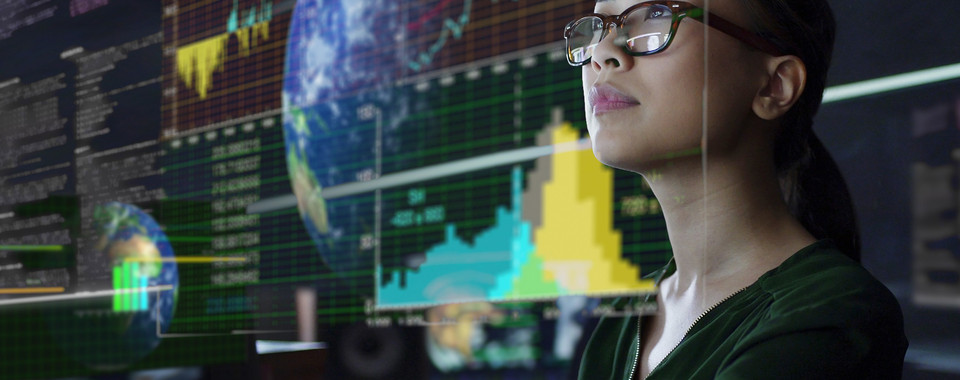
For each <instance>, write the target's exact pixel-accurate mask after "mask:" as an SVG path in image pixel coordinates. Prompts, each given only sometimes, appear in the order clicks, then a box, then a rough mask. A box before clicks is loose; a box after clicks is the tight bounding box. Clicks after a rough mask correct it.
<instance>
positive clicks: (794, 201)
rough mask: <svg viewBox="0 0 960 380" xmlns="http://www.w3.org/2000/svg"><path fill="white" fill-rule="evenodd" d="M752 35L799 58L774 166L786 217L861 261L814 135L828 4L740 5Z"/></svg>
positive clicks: (846, 203)
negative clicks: (796, 93) (800, 78)
mask: <svg viewBox="0 0 960 380" xmlns="http://www.w3.org/2000/svg"><path fill="white" fill-rule="evenodd" d="M742 3H743V4H744V5H745V6H746V8H747V9H749V10H750V12H751V13H752V14H753V20H754V30H755V31H757V32H758V33H759V34H760V35H763V36H765V37H766V38H768V39H770V40H771V41H773V42H774V44H776V45H777V47H779V48H780V50H781V51H784V52H786V54H790V55H796V56H797V57H800V59H801V60H802V61H803V63H804V65H805V66H806V68H807V85H806V88H805V90H804V92H803V94H802V95H801V96H800V99H798V101H797V103H796V104H794V105H793V107H792V108H791V109H790V110H789V111H788V112H787V113H786V114H785V115H784V116H783V117H782V118H781V119H780V131H779V133H778V135H777V137H776V141H775V142H774V152H775V153H774V161H775V165H776V168H777V173H778V174H779V177H780V187H781V191H782V193H783V197H784V200H785V201H786V203H787V205H788V206H789V207H790V213H791V214H793V216H794V217H795V218H797V220H799V221H800V223H801V224H802V225H803V226H804V227H805V228H806V229H807V231H809V232H810V233H811V234H812V235H813V236H814V237H816V238H818V239H830V240H833V242H834V243H836V244H837V246H838V248H839V249H840V250H841V251H843V252H844V253H845V254H847V256H849V257H850V258H852V259H854V260H856V261H857V262H859V261H860V230H859V227H858V225H857V217H856V212H855V210H854V208H853V200H852V198H851V197H850V191H849V190H848V189H847V184H846V181H844V180H843V176H842V175H841V174H840V169H839V168H838V167H837V163H836V162H835V161H834V160H833V158H832V157H831V156H830V153H829V152H827V149H826V148H825V147H824V146H823V143H821V142H820V139H819V138H817V136H816V135H815V134H814V133H813V116H814V115H816V113H817V110H818V109H819V108H820V103H821V101H822V99H823V90H824V88H825V87H826V81H827V69H828V68H829V67H830V59H831V56H832V54H833V42H834V35H835V33H836V21H835V20H834V17H833V11H832V10H831V9H830V4H828V3H827V0H742Z"/></svg>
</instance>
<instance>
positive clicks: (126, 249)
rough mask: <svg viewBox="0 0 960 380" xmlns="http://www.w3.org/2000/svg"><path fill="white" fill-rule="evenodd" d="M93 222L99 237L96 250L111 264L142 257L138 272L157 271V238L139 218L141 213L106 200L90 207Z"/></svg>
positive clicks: (160, 267) (158, 251) (155, 272)
mask: <svg viewBox="0 0 960 380" xmlns="http://www.w3.org/2000/svg"><path fill="white" fill-rule="evenodd" d="M93 218H94V225H95V228H96V229H97V234H98V235H99V238H98V239H97V244H96V250H97V251H98V252H105V253H107V254H108V255H109V256H110V259H111V262H112V263H113V264H114V265H118V264H120V263H122V262H123V261H124V260H125V259H128V258H137V259H141V260H143V263H142V265H141V267H140V272H141V273H142V274H143V275H145V276H149V277H156V276H158V275H159V274H160V271H161V269H162V266H161V265H160V262H161V261H160V256H161V255H160V250H159V248H157V239H156V238H155V237H154V236H151V235H152V234H151V233H150V231H149V229H148V228H147V227H146V226H145V225H144V222H143V221H142V220H141V218H142V216H141V215H140V214H138V213H135V212H131V209H130V208H128V207H124V205H123V204H120V203H109V204H106V205H100V206H97V207H96V208H95V209H94V214H93Z"/></svg>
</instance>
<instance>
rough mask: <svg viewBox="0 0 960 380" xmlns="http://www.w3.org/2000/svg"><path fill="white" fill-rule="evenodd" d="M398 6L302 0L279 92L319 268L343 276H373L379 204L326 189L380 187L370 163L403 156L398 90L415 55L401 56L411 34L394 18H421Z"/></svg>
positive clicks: (290, 162) (291, 167) (406, 104)
mask: <svg viewBox="0 0 960 380" xmlns="http://www.w3.org/2000/svg"><path fill="white" fill-rule="evenodd" d="M401 4H402V2H398V1H389V0H356V1H325V0H300V1H298V2H297V5H296V8H295V9H294V11H293V17H292V20H291V23H290V32H289V38H288V45H287V46H288V47H287V53H286V65H285V69H284V82H283V126H284V139H285V146H286V151H287V167H288V171H289V175H290V183H291V185H292V187H293V190H294V194H295V195H296V198H297V207H298V209H299V213H300V216H301V218H302V220H303V223H304V226H305V227H306V230H307V232H308V234H309V235H310V237H311V238H312V240H313V241H314V243H315V245H316V248H317V250H318V251H319V253H320V255H321V257H322V259H323V261H324V262H325V263H326V265H327V267H329V268H330V269H331V270H332V271H333V272H335V273H337V274H339V275H342V276H351V275H354V276H355V275H356V274H357V273H358V271H366V273H369V271H371V270H372V269H373V265H374V260H373V254H374V251H373V249H372V247H373V245H374V244H376V243H375V242H374V230H375V227H374V226H375V216H376V209H375V206H376V201H375V198H374V192H372V191H371V192H368V193H360V194H354V195H351V196H347V197H343V198H337V199H327V197H326V193H325V189H326V188H328V187H331V186H336V185H343V184H348V183H351V182H362V181H369V180H372V179H376V178H377V177H378V168H377V167H375V166H376V165H374V164H373V162H374V161H375V159H374V157H375V156H376V155H378V154H379V155H380V157H381V158H382V159H384V160H389V156H390V155H391V154H394V153H395V152H399V151H400V150H401V146H400V141H399V139H398V138H396V137H395V136H396V133H395V131H396V130H397V129H398V128H399V127H400V124H401V123H402V122H403V121H404V120H405V119H407V116H408V114H409V113H410V111H409V109H410V104H411V96H410V94H409V91H407V90H404V89H400V88H398V87H397V86H395V83H396V80H397V79H398V73H401V72H402V70H403V67H404V66H403V65H404V62H405V61H404V57H405V56H407V55H411V54H414V53H413V52H411V51H407V50H404V49H402V48H400V45H401V44H400V43H399V42H398V41H402V40H403V38H405V37H404V36H405V34H406V33H407V28H406V26H405V25H406V24H404V23H403V22H401V20H400V17H398V15H401V14H402V13H401V11H402V10H401V8H402V7H403V8H406V9H405V10H403V11H406V12H408V13H411V12H412V13H416V12H417V11H418V10H417V9H412V8H411V7H414V6H412V5H408V4H403V5H401ZM408 17H416V15H415V14H414V15H411V16H408ZM378 141H379V142H378ZM378 144H379V145H378Z"/></svg>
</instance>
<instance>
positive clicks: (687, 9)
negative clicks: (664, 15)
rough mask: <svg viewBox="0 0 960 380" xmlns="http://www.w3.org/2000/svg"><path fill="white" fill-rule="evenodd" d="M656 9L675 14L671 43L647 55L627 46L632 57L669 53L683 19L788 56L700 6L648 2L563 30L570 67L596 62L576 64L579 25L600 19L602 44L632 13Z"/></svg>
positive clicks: (682, 2)
mask: <svg viewBox="0 0 960 380" xmlns="http://www.w3.org/2000/svg"><path fill="white" fill-rule="evenodd" d="M653 5H663V6H666V7H667V8H669V9H670V10H671V11H672V12H673V20H672V22H671V24H670V34H669V35H668V36H667V41H666V43H664V44H663V45H661V46H660V47H659V48H657V49H655V50H650V51H645V52H633V51H630V50H629V49H628V48H627V45H626V44H623V45H621V46H622V47H623V50H624V51H625V52H626V53H627V54H629V55H631V56H634V57H640V56H645V55H652V54H657V53H659V52H661V51H664V50H666V49H667V48H668V47H670V44H671V43H672V42H673V37H674V36H676V35H677V28H679V27H680V21H683V19H684V18H687V17H689V18H691V19H694V20H697V21H700V22H701V23H703V24H705V25H707V26H710V27H712V28H714V29H716V30H719V31H721V32H723V33H725V34H727V35H729V36H731V37H733V38H736V39H738V40H740V41H741V42H743V43H745V44H747V45H750V46H751V47H754V48H756V49H758V50H760V51H762V52H764V53H767V54H770V55H772V56H775V57H777V56H781V55H784V52H783V51H782V50H781V49H780V48H779V47H777V45H775V44H774V43H773V42H771V41H770V40H768V39H766V38H764V37H761V36H760V35H758V34H756V33H754V32H751V31H749V30H747V29H745V28H743V27H740V26H738V25H737V24H734V23H733V22H730V21H728V20H727V19H724V18H723V17H720V16H717V15H715V14H713V13H712V12H706V11H704V10H703V8H700V7H697V6H696V5H693V4H690V3H688V2H685V1H644V2H642V3H639V4H636V5H634V6H631V7H630V8H627V9H626V10H624V11H623V13H620V14H619V15H616V16H610V15H605V14H601V13H590V14H587V15H585V16H583V17H580V18H578V19H576V20H573V21H571V22H570V23H568V24H567V26H566V27H565V28H564V29H563V39H564V42H565V45H566V53H567V63H569V64H570V65H571V66H583V65H586V64H588V63H590V61H591V60H592V59H593V57H592V56H591V57H590V58H587V59H586V60H584V61H583V62H575V61H574V60H573V51H572V50H571V48H570V37H571V35H572V34H573V31H574V26H575V25H577V24H578V23H580V22H582V21H583V20H585V19H587V18H590V17H596V18H599V19H600V20H601V21H602V22H603V31H602V32H600V33H601V34H600V40H599V41H600V42H602V41H603V39H604V38H606V37H607V33H608V32H609V31H610V27H611V26H616V27H617V31H618V33H619V31H620V30H623V22H624V21H626V19H627V16H629V15H630V13H632V12H633V11H636V10H638V9H640V8H643V7H649V6H653ZM704 15H706V16H707V17H706V18H704ZM600 42H597V43H598V44H599V43H600Z"/></svg>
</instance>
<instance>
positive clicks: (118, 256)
mask: <svg viewBox="0 0 960 380" xmlns="http://www.w3.org/2000/svg"><path fill="white" fill-rule="evenodd" d="M87 227H88V228H89V229H90V231H91V232H92V233H93V234H94V237H95V240H96V244H95V246H94V249H93V251H92V252H86V253H84V254H94V255H103V256H104V258H105V259H107V260H100V261H105V262H109V263H111V265H118V264H119V263H121V262H122V261H123V260H125V259H130V258H135V259H143V262H142V264H141V265H142V266H141V270H140V273H141V274H143V275H144V276H145V277H147V286H148V287H157V286H170V287H172V288H173V289H172V290H166V291H160V292H149V293H146V294H147V295H148V297H147V307H146V308H145V309H142V310H126V311H117V310H114V309H113V299H112V298H110V297H106V298H101V299H99V300H98V301H97V303H92V302H93V301H91V302H90V303H80V304H71V305H68V306H65V307H61V308H57V309H55V310H54V311H52V312H50V313H48V314H47V322H48V323H47V324H48V326H49V328H50V332H51V335H53V336H55V337H57V341H58V342H59V343H60V346H61V348H63V350H64V351H65V353H67V354H68V355H69V356H71V357H73V358H74V359H76V360H77V361H79V362H80V363H82V364H84V365H86V366H88V367H90V368H94V369H98V370H105V371H106V370H110V371H112V370H120V369H124V368H127V367H129V366H130V365H133V364H135V363H136V362H138V361H140V360H141V359H143V358H144V357H146V356H147V355H149V354H150V353H151V352H153V350H154V349H156V347H157V346H158V345H159V344H160V341H161V338H160V337H159V336H158V332H159V333H161V334H162V333H164V332H166V331H167V330H168V329H169V328H170V323H171V321H172V320H173V316H174V312H175V308H176V298H177V290H176V289H177V287H178V286H179V274H178V271H177V264H176V262H174V261H173V260H163V259H173V258H174V252H173V248H172V247H171V245H170V241H169V239H168V238H167V236H166V234H165V233H164V232H163V230H162V229H161V227H160V225H159V224H157V222H156V221H155V220H154V219H153V218H152V217H151V216H150V215H149V214H147V213H145V212H143V210H141V209H139V208H137V207H136V206H133V205H129V204H124V203H118V202H112V203H108V204H104V205H99V206H96V207H95V210H94V218H93V222H92V225H90V226H87ZM101 269H105V270H106V271H110V270H111V268H101Z"/></svg>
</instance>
